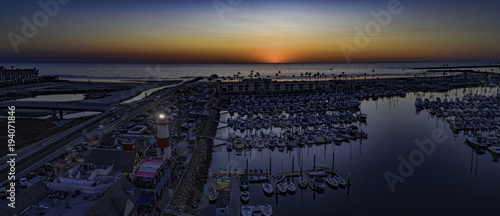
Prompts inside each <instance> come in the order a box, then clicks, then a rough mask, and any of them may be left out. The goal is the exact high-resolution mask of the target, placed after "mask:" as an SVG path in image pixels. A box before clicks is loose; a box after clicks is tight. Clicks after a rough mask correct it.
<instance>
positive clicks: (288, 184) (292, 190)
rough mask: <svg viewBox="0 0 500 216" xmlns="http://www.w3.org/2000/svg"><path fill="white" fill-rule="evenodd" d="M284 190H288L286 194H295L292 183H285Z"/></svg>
mask: <svg viewBox="0 0 500 216" xmlns="http://www.w3.org/2000/svg"><path fill="white" fill-rule="evenodd" d="M286 189H287V190H288V192H291V193H293V192H295V189H296V188H295V184H293V182H287V183H286Z"/></svg>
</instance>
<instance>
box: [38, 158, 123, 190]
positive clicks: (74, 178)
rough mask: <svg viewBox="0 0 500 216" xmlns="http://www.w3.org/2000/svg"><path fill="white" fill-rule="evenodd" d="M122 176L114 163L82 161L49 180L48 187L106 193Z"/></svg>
mask: <svg viewBox="0 0 500 216" xmlns="http://www.w3.org/2000/svg"><path fill="white" fill-rule="evenodd" d="M121 177H122V175H121V172H120V171H119V170H115V169H114V165H110V166H98V165H96V164H93V163H80V164H78V165H76V166H74V167H73V168H71V169H69V170H68V171H67V172H66V173H64V174H63V175H62V176H60V177H58V178H57V179H56V180H55V181H54V182H48V183H47V187H48V188H49V189H51V190H55V191H65V192H75V191H77V190H78V191H79V192H81V193H87V194H98V193H104V192H106V191H107V190H108V189H109V188H111V187H112V186H113V184H114V183H115V182H116V181H118V180H119V179H120V178H121Z"/></svg>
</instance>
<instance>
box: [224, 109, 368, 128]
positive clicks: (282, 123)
mask: <svg viewBox="0 0 500 216" xmlns="http://www.w3.org/2000/svg"><path fill="white" fill-rule="evenodd" d="M366 118H367V116H366V114H363V113H361V112H352V111H335V112H324V113H310V112H308V113H301V114H290V113H285V112H279V111H277V112H273V113H271V114H269V113H264V114H258V115H255V116H253V117H244V118H242V117H241V116H240V115H238V116H236V117H235V118H232V117H230V118H227V119H226V123H227V124H228V126H229V127H231V128H232V129H233V130H235V131H236V130H240V131H241V132H245V130H254V129H255V130H258V129H268V128H271V127H282V128H292V127H296V128H298V127H302V128H307V127H315V128H319V127H321V126H323V125H325V124H326V125H333V124H351V123H355V122H358V121H360V122H366Z"/></svg>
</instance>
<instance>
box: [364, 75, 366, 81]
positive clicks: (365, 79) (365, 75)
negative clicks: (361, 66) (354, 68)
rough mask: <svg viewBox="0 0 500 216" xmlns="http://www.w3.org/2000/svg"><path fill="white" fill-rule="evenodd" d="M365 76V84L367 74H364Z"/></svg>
mask: <svg viewBox="0 0 500 216" xmlns="http://www.w3.org/2000/svg"><path fill="white" fill-rule="evenodd" d="M364 75H365V82H366V73H364Z"/></svg>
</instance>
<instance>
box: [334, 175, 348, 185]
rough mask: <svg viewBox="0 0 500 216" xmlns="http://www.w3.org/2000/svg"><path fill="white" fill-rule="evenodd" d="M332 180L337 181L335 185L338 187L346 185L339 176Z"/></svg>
mask: <svg viewBox="0 0 500 216" xmlns="http://www.w3.org/2000/svg"><path fill="white" fill-rule="evenodd" d="M333 179H335V181H337V183H338V184H339V185H346V184H347V183H346V182H345V180H344V179H343V178H341V177H340V176H334V177H333Z"/></svg>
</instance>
